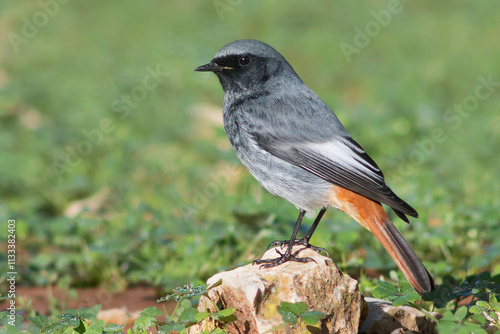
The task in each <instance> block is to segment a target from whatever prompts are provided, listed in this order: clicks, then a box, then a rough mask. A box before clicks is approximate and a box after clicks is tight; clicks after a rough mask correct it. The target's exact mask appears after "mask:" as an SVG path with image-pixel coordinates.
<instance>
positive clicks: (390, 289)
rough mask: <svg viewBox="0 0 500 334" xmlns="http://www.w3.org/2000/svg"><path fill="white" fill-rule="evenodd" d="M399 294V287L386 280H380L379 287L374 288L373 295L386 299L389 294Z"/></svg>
mask: <svg viewBox="0 0 500 334" xmlns="http://www.w3.org/2000/svg"><path fill="white" fill-rule="evenodd" d="M397 294H399V291H398V287H397V286H395V285H393V284H391V283H389V282H385V281H380V280H379V281H378V282H377V287H376V288H375V289H374V290H373V292H372V295H373V297H375V298H382V299H385V298H387V297H389V296H391V297H392V296H394V295H397Z"/></svg>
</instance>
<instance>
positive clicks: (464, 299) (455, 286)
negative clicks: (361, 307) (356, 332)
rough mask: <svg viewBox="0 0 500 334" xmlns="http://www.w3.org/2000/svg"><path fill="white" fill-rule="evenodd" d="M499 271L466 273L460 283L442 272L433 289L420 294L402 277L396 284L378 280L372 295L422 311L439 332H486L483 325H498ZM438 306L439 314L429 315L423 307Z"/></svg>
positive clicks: (499, 325) (397, 304) (499, 324)
mask: <svg viewBox="0 0 500 334" xmlns="http://www.w3.org/2000/svg"><path fill="white" fill-rule="evenodd" d="M499 294H500V275H495V276H491V274H490V273H489V272H487V271H485V272H482V273H480V274H478V275H471V276H467V277H466V278H465V280H464V281H463V282H462V283H459V282H458V280H457V279H455V278H454V277H452V276H445V277H444V278H443V283H442V284H440V285H438V286H436V290H435V291H432V292H429V293H427V294H426V295H424V296H423V297H422V300H421V301H420V302H419V303H417V301H418V300H419V299H420V296H419V295H418V294H417V293H416V292H415V291H414V290H413V289H411V287H410V285H409V283H408V282H406V281H405V280H401V281H399V283H398V284H397V285H394V284H391V283H389V282H384V281H379V282H378V284H377V288H376V289H375V290H374V291H373V296H374V297H376V298H382V299H386V300H389V301H391V302H392V303H393V305H394V306H399V305H410V306H412V307H415V308H417V309H419V310H420V311H422V312H423V313H424V314H426V315H427V316H428V317H430V318H432V319H433V320H434V321H436V323H437V329H438V331H440V332H442V333H486V331H485V330H484V327H485V326H488V325H494V326H496V327H497V328H500V319H499V317H498V313H500V305H499V303H498V295H499ZM431 307H432V309H442V317H438V318H436V317H433V316H432V315H431V314H430V313H428V312H427V311H426V309H430V308H431Z"/></svg>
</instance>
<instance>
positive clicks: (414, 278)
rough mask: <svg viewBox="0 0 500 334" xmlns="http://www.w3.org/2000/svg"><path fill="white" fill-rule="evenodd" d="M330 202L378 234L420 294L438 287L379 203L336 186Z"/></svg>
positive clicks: (378, 237)
mask: <svg viewBox="0 0 500 334" xmlns="http://www.w3.org/2000/svg"><path fill="white" fill-rule="evenodd" d="M330 202H331V203H332V205H333V206H334V207H336V208H337V209H339V210H341V211H344V212H345V213H347V214H348V215H349V216H351V217H352V218H353V219H354V220H356V221H357V222H358V223H359V224H361V225H362V226H363V227H364V228H366V229H367V230H369V231H371V232H372V233H373V234H374V235H375V237H376V238H377V239H378V240H379V241H380V242H381V243H382V245H383V246H384V248H385V250H386V251H387V252H388V253H389V255H390V256H391V257H392V258H393V259H394V261H395V262H396V264H397V265H398V267H399V269H400V270H401V271H402V272H403V274H404V275H405V277H406V279H407V280H408V282H410V284H411V286H412V287H413V288H414V289H415V290H416V291H417V292H418V293H419V294H421V295H422V294H425V293H427V292H429V291H432V290H434V289H435V287H434V280H433V279H432V277H431V275H430V274H429V272H428V271H427V269H425V267H424V265H423V264H422V262H421V261H420V259H419V258H418V257H417V255H416V254H415V252H414V251H413V249H412V248H411V246H410V244H409V243H408V241H406V239H405V238H404V237H403V236H402V235H401V233H400V232H399V231H398V229H397V228H396V226H394V224H393V223H392V222H391V220H390V219H389V217H388V216H387V214H386V213H385V211H384V208H383V207H382V205H381V204H380V203H377V202H374V201H372V200H369V199H368V198H366V197H363V196H361V195H358V194H356V193H353V192H352V191H349V190H346V189H343V188H340V187H337V186H334V187H333V189H332V194H331V196H330Z"/></svg>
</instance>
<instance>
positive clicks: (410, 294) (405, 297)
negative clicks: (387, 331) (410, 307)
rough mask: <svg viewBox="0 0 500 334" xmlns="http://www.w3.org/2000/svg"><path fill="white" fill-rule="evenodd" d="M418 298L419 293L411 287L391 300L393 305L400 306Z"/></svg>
mask: <svg viewBox="0 0 500 334" xmlns="http://www.w3.org/2000/svg"><path fill="white" fill-rule="evenodd" d="M419 299H420V295H419V294H418V293H417V292H416V291H415V290H414V289H413V288H411V289H410V290H406V291H405V292H404V293H403V294H402V295H400V296H398V297H397V298H396V299H394V300H393V301H392V304H393V305H394V306H401V305H405V304H408V303H411V302H414V301H416V300H419Z"/></svg>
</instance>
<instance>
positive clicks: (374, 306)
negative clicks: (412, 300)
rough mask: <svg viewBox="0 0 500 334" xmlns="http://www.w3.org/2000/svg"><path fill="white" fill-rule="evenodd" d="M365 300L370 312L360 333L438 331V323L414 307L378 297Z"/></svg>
mask: <svg viewBox="0 0 500 334" xmlns="http://www.w3.org/2000/svg"><path fill="white" fill-rule="evenodd" d="M365 300H366V302H367V303H368V308H369V313H368V318H367V319H366V320H365V321H364V322H363V323H362V324H361V328H360V330H359V332H360V333H368V334H375V333H391V334H396V333H422V334H426V333H429V334H430V333H437V332H436V323H435V322H434V321H433V320H432V319H430V318H428V317H426V316H425V314H423V313H422V312H420V311H419V310H417V309H415V308H413V307H410V306H393V305H392V304H391V303H390V302H388V301H385V300H382V299H377V298H370V297H366V298H365ZM433 315H437V314H434V313H433Z"/></svg>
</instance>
